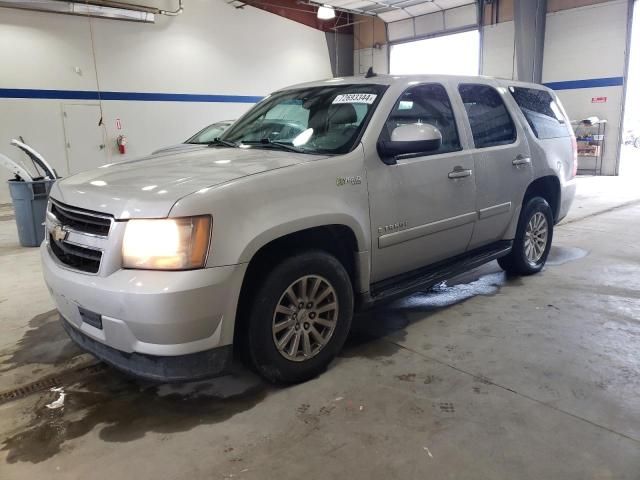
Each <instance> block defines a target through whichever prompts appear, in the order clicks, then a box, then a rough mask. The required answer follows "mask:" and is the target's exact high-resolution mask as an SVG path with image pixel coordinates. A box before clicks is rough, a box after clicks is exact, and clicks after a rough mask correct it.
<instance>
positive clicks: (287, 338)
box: [247, 251, 353, 383]
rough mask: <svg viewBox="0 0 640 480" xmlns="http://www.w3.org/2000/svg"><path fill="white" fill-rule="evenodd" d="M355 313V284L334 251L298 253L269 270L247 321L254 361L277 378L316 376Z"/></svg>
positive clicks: (336, 348) (337, 347)
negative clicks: (352, 284)
mask: <svg viewBox="0 0 640 480" xmlns="http://www.w3.org/2000/svg"><path fill="white" fill-rule="evenodd" d="M352 316H353V289H352V287H351V281H350V279H349V275H348V273H347V272H346V270H345V268H344V267H343V265H342V264H341V263H340V262H339V261H338V260H337V259H336V258H335V257H334V256H332V255H329V254H328V253H325V252H322V251H309V252H303V253H299V254H297V255H294V256H292V257H290V258H288V259H286V260H284V261H282V262H281V263H280V264H278V265H277V266H276V267H274V268H273V269H272V270H271V271H270V272H269V273H267V275H266V277H265V278H264V280H263V282H262V284H261V286H260V287H259V288H258V291H257V292H256V295H255V297H254V302H253V306H252V309H251V313H250V317H249V324H248V335H247V337H248V343H249V344H248V353H249V357H250V360H251V363H252V365H253V367H254V368H255V369H256V370H257V371H258V373H260V375H262V376H263V377H264V378H266V379H267V380H269V381H271V382H274V383H297V382H303V381H305V380H308V379H310V378H313V377H315V376H317V375H318V374H319V373H321V372H322V371H324V370H325V369H326V368H327V365H328V364H329V362H331V360H332V359H333V358H334V357H335V356H336V354H337V353H338V351H339V350H340V349H341V348H342V346H343V344H344V342H345V340H346V338H347V334H348V333H349V328H350V326H351V318H352Z"/></svg>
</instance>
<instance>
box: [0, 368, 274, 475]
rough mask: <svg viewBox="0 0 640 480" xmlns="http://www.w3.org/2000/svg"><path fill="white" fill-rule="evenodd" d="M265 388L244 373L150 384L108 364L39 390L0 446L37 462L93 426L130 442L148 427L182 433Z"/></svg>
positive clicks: (240, 407) (104, 435)
mask: <svg viewBox="0 0 640 480" xmlns="http://www.w3.org/2000/svg"><path fill="white" fill-rule="evenodd" d="M52 390H53V389H52ZM267 393H268V387H267V386H266V385H265V384H264V383H263V382H262V381H261V380H260V379H258V378H257V377H255V376H253V375H251V374H249V373H239V374H238V375H231V376H228V377H221V378H218V379H214V380H208V381H202V382H192V383H184V384H179V385H155V384H146V383H144V382H141V381H137V380H133V379H131V378H128V377H126V376H124V375H122V374H120V373H118V372H117V371H115V370H111V369H107V370H105V371H104V372H102V373H100V374H97V375H95V376H93V377H91V378H89V379H86V380H84V381H82V382H81V383H77V384H74V385H70V386H68V387H63V388H60V389H57V390H55V391H51V392H48V393H46V394H44V395H42V396H41V397H40V398H39V399H38V401H37V404H36V407H35V410H34V411H33V412H31V413H30V418H29V420H28V424H27V425H26V426H25V427H24V428H23V429H22V430H21V431H20V432H19V433H17V434H15V435H13V436H11V437H9V438H7V439H6V440H4V441H3V442H2V443H1V444H0V450H2V451H5V452H7V462H8V463H16V462H32V463H38V462H42V461H44V460H47V459H49V458H51V457H53V456H54V455H56V454H57V453H59V452H60V451H61V450H62V449H63V447H64V448H66V447H67V445H65V442H68V441H70V440H73V439H77V438H80V437H82V436H84V435H86V434H87V433H89V432H91V431H93V430H94V429H97V430H98V435H99V437H100V439H101V440H103V441H105V442H129V441H132V440H136V439H139V438H142V437H144V436H145V435H146V434H147V433H150V432H154V433H163V434H167V433H176V432H185V431H188V430H191V429H192V428H194V427H197V426H198V425H207V424H215V423H219V422H222V421H225V420H227V419H229V418H231V417H232V416H234V415H236V414H238V413H240V412H243V411H245V410H249V409H251V408H252V407H254V406H255V405H257V404H258V403H259V402H261V401H262V400H263V399H264V398H265V397H266V395H267Z"/></svg>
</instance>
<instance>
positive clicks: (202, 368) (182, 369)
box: [62, 318, 233, 382]
mask: <svg viewBox="0 0 640 480" xmlns="http://www.w3.org/2000/svg"><path fill="white" fill-rule="evenodd" d="M62 326H63V327H64V329H65V330H66V331H67V334H68V335H69V337H70V338H71V340H73V341H74V342H75V343H76V344H77V345H78V346H79V347H80V348H82V349H83V350H85V351H87V352H89V353H92V354H93V355H95V356H96V357H98V358H99V359H101V360H103V361H104V362H106V363H108V364H109V365H111V366H113V367H116V368H118V369H119V370H122V371H124V372H126V373H128V374H129V375H133V376H135V377H140V378H143V379H145V380H152V381H158V382H182V381H186V380H198V379H202V378H209V377H214V376H217V375H222V374H224V373H226V372H227V371H228V369H229V367H230V365H231V362H232V360H233V347H232V346H231V345H227V346H224V347H218V348H214V349H212V350H205V351H203V352H197V353H190V354H187V355H177V356H174V357H158V356H154V355H145V354H143V353H135V352H134V353H124V352H121V351H120V350H116V349H115V348H111V347H109V346H108V345H105V344H103V343H100V342H97V341H95V340H93V339H92V338H90V337H89V336H87V335H85V334H84V333H82V332H81V331H80V330H78V329H77V328H74V327H72V326H71V324H70V323H69V322H68V321H67V320H65V319H64V318H63V319H62Z"/></svg>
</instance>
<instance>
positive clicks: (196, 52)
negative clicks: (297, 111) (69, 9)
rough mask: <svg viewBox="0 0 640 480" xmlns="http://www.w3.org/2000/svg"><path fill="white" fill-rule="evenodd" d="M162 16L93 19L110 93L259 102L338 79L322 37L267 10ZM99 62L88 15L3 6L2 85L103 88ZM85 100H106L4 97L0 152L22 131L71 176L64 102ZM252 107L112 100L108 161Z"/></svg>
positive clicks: (208, 0) (203, 7) (190, 5)
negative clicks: (297, 86)
mask: <svg viewBox="0 0 640 480" xmlns="http://www.w3.org/2000/svg"><path fill="white" fill-rule="evenodd" d="M156 19H157V22H156V24H153V25H149V24H139V23H131V22H121V21H113V20H104V19H93V20H91V22H92V26H93V35H94V40H95V59H96V63H97V71H98V76H97V79H98V80H99V83H100V88H101V90H102V91H117V92H147V93H171V94H175V93H178V94H206V95H233V96H236V95H239V96H257V97H260V96H264V95H266V94H268V93H269V92H271V91H273V90H275V89H278V88H280V87H284V86H286V85H289V84H293V83H298V82H304V81H309V80H316V79H320V78H329V77H331V66H330V61H329V52H328V49H327V44H326V40H325V34H324V33H323V32H321V31H317V30H314V29H312V28H309V27H306V26H304V25H301V24H299V23H296V22H293V21H291V20H287V19H284V18H282V17H279V16H277V15H274V14H271V13H268V12H265V11H262V10H258V9H254V8H250V7H247V8H245V9H243V10H238V9H235V8H233V7H231V6H229V5H227V4H226V3H225V2H221V1H212V0H190V1H189V2H187V3H186V5H185V11H184V13H183V14H182V15H181V16H178V17H174V18H170V17H156ZM239 26H240V27H239ZM258 38H259V40H258ZM93 58H94V57H93V52H92V46H91V35H90V29H89V20H88V19H87V18H84V17H74V16H67V15H57V14H50V13H39V12H27V11H21V10H13V9H6V8H0V65H2V66H3V67H2V70H1V74H0V89H3V88H5V89H14V88H28V89H57V90H80V91H95V90H97V82H96V74H95V72H94V65H93ZM76 67H78V68H79V71H80V73H76ZM78 103H89V104H96V103H97V102H96V101H95V100H92V101H82V100H44V99H15V98H0V153H4V154H6V155H9V156H10V157H11V158H20V155H19V151H18V150H17V149H15V148H14V147H11V146H10V145H9V140H10V139H11V138H14V137H17V136H19V135H22V136H24V138H25V140H27V141H28V142H29V143H30V144H31V145H32V146H34V148H36V149H37V150H38V151H40V152H41V153H42V154H43V155H44V156H45V157H46V158H47V159H48V160H50V162H51V163H52V164H53V166H54V167H55V168H56V169H57V170H58V172H59V173H60V174H62V175H67V174H68V168H67V159H66V148H65V137H64V130H63V121H62V105H63V104H78ZM250 106H251V104H250V103H211V102H201V103H196V102H174V101H171V102H168V101H103V113H104V125H105V127H104V129H105V136H106V144H107V151H108V155H109V157H110V158H109V161H119V160H124V159H127V158H131V157H135V156H139V155H143V154H147V153H149V152H150V151H151V150H153V149H155V148H158V147H161V146H164V145H168V144H173V143H179V142H181V141H183V140H184V139H185V138H188V137H189V136H190V135H191V134H193V133H195V132H196V131H197V130H199V129H200V128H202V127H203V126H205V125H207V124H209V123H212V122H214V121H217V120H223V119H232V118H237V117H238V116H239V115H241V114H242V113H243V112H244V111H246V110H247V109H248V108H249V107H250ZM116 119H120V120H121V123H122V130H121V131H118V130H116V126H115V121H116ZM120 133H124V134H125V135H126V136H127V137H128V140H129V144H128V146H127V147H128V151H127V155H119V154H118V153H117V149H116V145H115V138H116V137H117V136H118V135H119V134H120ZM8 177H9V174H8V172H6V171H4V172H0V179H1V180H2V181H1V182H0V203H5V202H9V201H10V199H9V195H8V189H7V186H6V183H5V182H4V179H6V178H8Z"/></svg>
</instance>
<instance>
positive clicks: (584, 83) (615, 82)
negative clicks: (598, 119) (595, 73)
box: [545, 77, 624, 90]
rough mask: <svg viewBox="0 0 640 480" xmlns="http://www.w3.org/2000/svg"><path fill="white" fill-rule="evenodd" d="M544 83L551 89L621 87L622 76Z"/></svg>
mask: <svg viewBox="0 0 640 480" xmlns="http://www.w3.org/2000/svg"><path fill="white" fill-rule="evenodd" d="M545 85H546V86H547V87H549V88H551V89H552V90H575V89H578V88H597V87H621V86H622V85H624V78H623V77H607V78H589V79H587V80H569V81H566V82H549V83H545Z"/></svg>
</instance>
